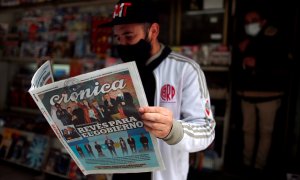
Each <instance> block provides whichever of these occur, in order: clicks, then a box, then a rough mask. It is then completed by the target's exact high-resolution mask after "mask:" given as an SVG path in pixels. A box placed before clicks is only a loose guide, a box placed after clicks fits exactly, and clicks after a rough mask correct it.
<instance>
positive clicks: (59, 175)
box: [43, 170, 70, 179]
mask: <svg viewBox="0 0 300 180" xmlns="http://www.w3.org/2000/svg"><path fill="white" fill-rule="evenodd" d="M43 172H44V173H46V174H49V175H53V176H57V177H61V178H64V179H69V178H70V177H68V176H66V175H62V174H59V173H55V172H51V171H47V170H43Z"/></svg>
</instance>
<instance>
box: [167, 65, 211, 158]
mask: <svg viewBox="0 0 300 180" xmlns="http://www.w3.org/2000/svg"><path fill="white" fill-rule="evenodd" d="M185 68H186V69H185V73H184V75H183V79H182V83H183V85H182V98H181V104H180V106H181V108H180V115H181V118H180V120H174V121H173V127H172V130H171V132H170V133H169V135H168V136H167V137H166V138H164V139H163V140H164V141H165V142H167V143H168V144H170V145H174V147H175V148H177V147H178V148H179V149H184V150H186V151H188V152H196V151H200V150H204V149H206V148H207V147H208V146H209V145H210V144H211V143H212V141H213V140H214V138H215V121H214V118H213V115H212V111H211V105H210V97H209V92H208V88H207V84H206V79H205V76H204V73H203V71H202V70H201V69H200V67H199V65H198V64H197V63H195V62H191V64H188V65H187V66H186V67H185Z"/></svg>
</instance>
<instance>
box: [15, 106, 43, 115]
mask: <svg viewBox="0 0 300 180" xmlns="http://www.w3.org/2000/svg"><path fill="white" fill-rule="evenodd" d="M10 110H11V111H13V112H19V113H27V114H32V115H40V114H41V112H40V110H38V109H27V108H22V107H10Z"/></svg>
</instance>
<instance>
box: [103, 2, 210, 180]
mask: <svg viewBox="0 0 300 180" xmlns="http://www.w3.org/2000/svg"><path fill="white" fill-rule="evenodd" d="M149 2H150V1H149V0H121V1H119V2H118V3H117V4H116V6H115V11H114V12H113V20H112V21H111V22H110V23H108V24H105V25H106V26H113V33H114V37H115V40H116V41H117V42H118V46H117V50H118V53H119V55H120V57H121V59H122V60H123V61H124V62H127V61H135V62H136V63H137V66H138V69H139V73H140V76H141V79H142V82H143V86H144V89H145V93H146V96H147V100H148V104H149V105H150V106H149V107H141V108H139V112H140V113H141V118H142V120H143V123H144V127H145V129H146V130H147V131H149V132H150V133H152V134H153V135H154V136H156V137H157V138H158V139H157V141H158V145H159V147H160V151H161V153H162V157H163V161H164V164H165V166H166V170H164V171H155V172H153V173H152V175H151V174H150V175H149V174H143V173H137V174H126V175H122V174H115V175H114V177H113V178H114V179H130V178H137V179H138V178H140V179H144V180H146V179H147V177H145V178H144V177H139V175H140V174H143V175H145V176H147V175H148V178H149V179H150V178H151V176H152V179H154V180H166V179H172V180H184V179H186V178H187V174H188V169H189V161H188V159H189V152H195V151H200V150H204V149H205V148H207V147H208V146H209V145H210V144H211V142H212V141H213V140H214V135H215V134H214V128H215V121H214V119H213V116H212V113H211V109H210V99H209V93H208V90H207V86H206V81H205V77H204V74H203V72H202V70H201V69H200V67H199V65H198V64H197V63H196V62H195V61H193V60H191V59H188V58H186V57H183V56H181V55H178V54H176V53H174V52H172V51H171V49H170V48H169V47H167V46H164V45H163V44H161V43H160V42H159V41H158V35H159V27H160V26H159V24H158V16H157V14H156V13H155V9H154V6H152V5H151V4H149ZM105 25H103V26H105ZM132 176H137V177H132ZM141 176H142V175H141Z"/></svg>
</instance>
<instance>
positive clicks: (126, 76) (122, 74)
mask: <svg viewBox="0 0 300 180" xmlns="http://www.w3.org/2000/svg"><path fill="white" fill-rule="evenodd" d="M45 64H46V65H45V66H44V65H42V66H41V67H40V68H39V69H38V70H37V72H36V74H37V75H36V74H35V75H34V77H33V78H35V79H33V80H32V82H38V83H37V84H36V83H35V84H34V86H32V88H30V90H29V92H30V94H31V96H32V97H33V99H34V100H35V102H36V104H37V105H38V107H39V109H40V111H41V112H42V114H43V115H44V116H45V118H46V119H47V121H48V123H49V124H50V126H51V128H52V130H53V131H54V133H55V134H56V136H57V137H58V138H59V140H60V142H61V143H62V144H63V146H64V147H65V148H66V150H67V151H68V152H69V154H70V156H71V157H72V159H73V160H74V161H75V162H76V164H77V165H78V167H79V168H80V169H81V171H82V172H83V174H84V175H88V174H100V173H101V174H104V173H132V172H149V171H155V170H162V169H164V164H163V161H162V159H161V154H160V151H159V149H158V146H157V140H156V138H155V137H154V136H153V135H152V134H150V133H148V132H147V131H146V130H145V129H144V125H143V122H142V120H141V117H140V114H139V112H138V108H139V107H142V106H147V105H148V103H147V99H146V96H145V93H144V89H143V86H142V83H141V80H140V76H139V73H138V70H137V67H136V64H135V62H129V63H123V64H119V65H114V66H111V67H108V68H104V69H101V70H97V71H94V72H91V73H86V74H83V75H79V76H76V77H72V78H69V79H65V80H60V81H58V82H53V83H50V84H48V83H46V82H44V83H42V82H40V80H38V79H45V80H46V81H49V79H52V80H53V77H51V73H48V74H47V75H48V76H46V75H45V74H44V73H43V72H51V66H50V65H49V64H50V62H49V61H47V62H46V63H45ZM47 64H48V65H47ZM45 67H49V68H50V69H48V70H45ZM40 71H41V72H40ZM40 85H42V86H40Z"/></svg>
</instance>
